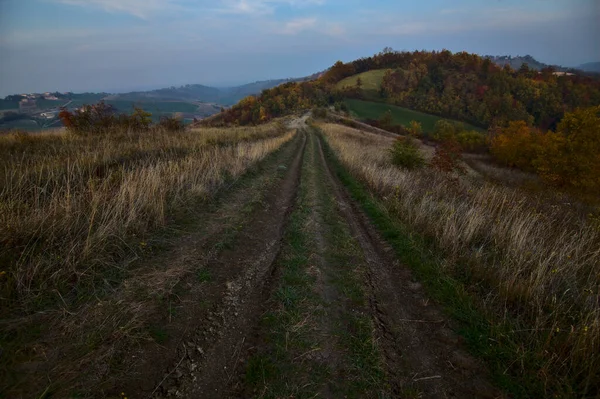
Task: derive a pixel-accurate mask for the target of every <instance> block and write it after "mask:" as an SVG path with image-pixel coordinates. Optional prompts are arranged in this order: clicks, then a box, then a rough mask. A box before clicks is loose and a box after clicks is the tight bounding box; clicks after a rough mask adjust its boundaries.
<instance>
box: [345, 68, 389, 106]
mask: <svg viewBox="0 0 600 399" xmlns="http://www.w3.org/2000/svg"><path fill="white" fill-rule="evenodd" d="M387 71H389V69H375V70H372V71H368V72H363V73H359V74H357V75H353V76H350V77H347V78H346V79H343V80H341V81H340V82H339V83H338V84H337V85H336V88H337V89H339V90H342V89H345V88H350V87H355V86H356V84H357V81H358V78H360V80H361V81H362V90H363V94H364V95H365V97H366V98H372V99H375V98H379V94H378V93H379V90H380V89H381V83H382V82H383V76H384V75H385V73H386V72H387Z"/></svg>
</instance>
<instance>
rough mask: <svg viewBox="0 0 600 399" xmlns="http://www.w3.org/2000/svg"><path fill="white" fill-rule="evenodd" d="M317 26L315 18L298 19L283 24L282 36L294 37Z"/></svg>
mask: <svg viewBox="0 0 600 399" xmlns="http://www.w3.org/2000/svg"><path fill="white" fill-rule="evenodd" d="M316 25H317V19H316V18H298V19H294V20H291V21H288V22H286V23H285V25H284V27H283V29H282V30H281V33H282V34H285V35H296V34H298V33H300V32H302V31H305V30H308V29H312V28H314V27H315V26H316Z"/></svg>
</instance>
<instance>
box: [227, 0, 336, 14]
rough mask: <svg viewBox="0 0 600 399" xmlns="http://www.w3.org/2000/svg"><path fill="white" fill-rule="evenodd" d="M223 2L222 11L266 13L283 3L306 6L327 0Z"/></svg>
mask: <svg viewBox="0 0 600 399" xmlns="http://www.w3.org/2000/svg"><path fill="white" fill-rule="evenodd" d="M222 3H223V5H222V8H221V9H220V11H221V12H223V13H229V14H251V15H265V14H272V13H274V12H275V9H276V8H277V7H280V6H282V5H287V6H289V7H294V8H304V7H309V6H320V5H323V4H325V0H225V1H223V2H222Z"/></svg>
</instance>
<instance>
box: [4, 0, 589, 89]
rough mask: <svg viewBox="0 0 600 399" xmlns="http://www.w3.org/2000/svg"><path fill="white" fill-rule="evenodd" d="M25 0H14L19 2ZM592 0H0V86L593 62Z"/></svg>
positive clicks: (236, 80) (212, 81) (102, 85)
mask: <svg viewBox="0 0 600 399" xmlns="http://www.w3.org/2000/svg"><path fill="white" fill-rule="evenodd" d="M24 3H26V4H24ZM598 18H600V6H599V5H598V4H597V2H595V1H594V0H577V1H566V0H548V1H541V0H529V1H526V2H519V1H515V0H502V1H500V0H499V1H495V2H491V3H488V4H479V3H478V2H476V1H474V0H461V1H457V2H453V3H452V4H450V3H448V2H447V1H445V0H432V1H429V2H428V3H427V4H412V3H408V2H400V3H396V2H393V1H391V0H385V1H382V2H380V3H378V4H377V5H367V4H366V3H365V2H360V1H356V0H354V1H346V2H341V1H339V0H227V1H223V2H220V3H219V5H217V6H214V5H211V4H210V3H209V2H207V1H205V0H198V1H194V0H145V1H142V0H87V1H83V0H29V1H27V2H23V1H17V0H3V1H0V51H2V53H3V54H4V55H5V56H3V57H1V58H0V97H4V96H6V95H10V94H18V93H31V92H47V91H52V92H55V91H59V92H66V91H71V92H75V93H77V92H110V93H119V92H128V91H137V90H153V89H158V88H162V87H170V86H181V85H185V84H202V85H205V86H212V87H230V86H235V85H240V84H246V83H251V82H256V81H263V80H274V79H288V78H298V77H302V76H308V75H311V74H313V73H316V72H318V71H322V70H325V69H327V68H329V67H330V66H331V65H333V64H334V63H335V62H336V61H337V60H341V61H344V62H349V61H352V60H354V59H357V58H361V57H368V56H370V55H372V54H375V53H377V52H379V51H381V49H383V48H384V47H388V46H389V47H392V48H394V49H396V50H399V51H412V50H429V51H431V50H436V51H439V50H442V49H448V50H450V51H452V52H459V51H467V52H469V53H475V54H479V55H482V56H483V55H498V56H503V55H511V56H513V57H514V56H517V55H527V54H529V55H531V56H532V57H533V58H535V59H536V60H538V61H540V62H543V63H546V64H550V65H559V66H565V67H576V66H578V65H581V64H584V63H588V62H595V61H600V55H599V54H598V49H597V39H596V38H597V37H600V28H599V27H598V26H597V23H596V21H597V20H598Z"/></svg>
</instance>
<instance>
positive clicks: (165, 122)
mask: <svg viewBox="0 0 600 399" xmlns="http://www.w3.org/2000/svg"><path fill="white" fill-rule="evenodd" d="M156 126H157V127H158V128H162V129H164V130H166V131H168V132H181V131H183V130H184V129H185V126H184V124H183V122H182V121H181V119H178V118H175V117H170V116H165V117H162V118H160V121H159V122H158V124H157V125H156Z"/></svg>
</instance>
